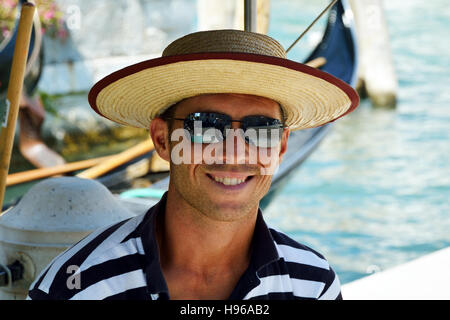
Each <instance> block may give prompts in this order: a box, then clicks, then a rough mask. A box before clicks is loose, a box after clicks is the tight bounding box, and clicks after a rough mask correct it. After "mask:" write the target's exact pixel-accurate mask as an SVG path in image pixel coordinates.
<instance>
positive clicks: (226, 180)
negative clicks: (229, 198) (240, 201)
mask: <svg viewBox="0 0 450 320" xmlns="http://www.w3.org/2000/svg"><path fill="white" fill-rule="evenodd" d="M207 175H208V177H209V178H210V179H212V180H214V181H216V182H217V183H220V184H222V185H225V186H239V185H243V184H245V183H246V182H247V181H249V180H250V179H251V178H252V177H253V176H239V177H237V176H227V175H224V174H221V175H220V176H219V175H214V174H207Z"/></svg>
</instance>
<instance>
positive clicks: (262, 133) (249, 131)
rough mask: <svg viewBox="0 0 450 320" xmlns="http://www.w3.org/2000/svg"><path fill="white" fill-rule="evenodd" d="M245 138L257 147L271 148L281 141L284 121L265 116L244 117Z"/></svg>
mask: <svg viewBox="0 0 450 320" xmlns="http://www.w3.org/2000/svg"><path fill="white" fill-rule="evenodd" d="M243 127H244V131H245V133H244V136H245V140H246V141H247V142H248V143H250V144H252V145H254V146H257V147H262V148H271V147H275V146H277V145H278V144H279V143H280V141H281V135H282V133H283V123H282V122H281V121H280V120H278V119H273V118H269V117H265V116H249V117H245V118H244V119H243Z"/></svg>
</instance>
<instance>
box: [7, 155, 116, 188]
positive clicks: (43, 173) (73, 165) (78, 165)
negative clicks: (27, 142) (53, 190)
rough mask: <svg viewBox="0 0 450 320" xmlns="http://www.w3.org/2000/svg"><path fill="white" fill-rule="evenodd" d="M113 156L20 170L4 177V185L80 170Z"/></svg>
mask: <svg viewBox="0 0 450 320" xmlns="http://www.w3.org/2000/svg"><path fill="white" fill-rule="evenodd" d="M112 157H114V156H106V157H99V158H94V159H87V160H81V161H75V162H69V163H65V164H62V165H58V166H54V167H47V168H39V169H33V170H28V171H22V172H17V173H12V174H9V175H8V177H7V179H6V186H7V187H9V186H13V185H15V184H19V183H24V182H29V181H33V180H37V179H43V178H48V177H53V176H56V175H60V174H63V173H68V172H73V171H77V170H82V169H86V168H90V167H92V166H95V165H97V164H99V163H102V162H104V161H106V160H108V159H111V158H112Z"/></svg>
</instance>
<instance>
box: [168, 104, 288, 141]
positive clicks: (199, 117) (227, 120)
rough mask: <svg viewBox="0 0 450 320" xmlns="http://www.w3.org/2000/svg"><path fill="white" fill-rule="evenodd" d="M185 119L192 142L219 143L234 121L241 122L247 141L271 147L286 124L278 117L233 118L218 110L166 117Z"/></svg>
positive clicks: (278, 138)
mask: <svg viewBox="0 0 450 320" xmlns="http://www.w3.org/2000/svg"><path fill="white" fill-rule="evenodd" d="M166 119H173V120H181V121H184V129H185V130H186V131H187V132H189V134H190V136H191V142H194V143H218V142H222V141H224V140H225V139H226V137H227V136H228V133H229V131H230V130H231V123H232V122H239V123H240V124H241V127H240V129H242V130H239V132H240V133H241V134H242V136H243V138H244V139H245V141H246V142H247V143H249V144H252V145H254V146H257V147H264V148H271V147H275V146H277V145H278V144H279V143H280V141H281V136H282V133H283V129H284V128H285V126H284V125H283V122H282V121H281V120H278V119H273V118H270V117H266V116H260V115H252V116H246V117H244V118H242V119H241V120H233V119H231V117H230V116H229V115H226V114H222V113H216V112H194V113H191V114H189V115H187V116H186V118H184V119H182V118H166Z"/></svg>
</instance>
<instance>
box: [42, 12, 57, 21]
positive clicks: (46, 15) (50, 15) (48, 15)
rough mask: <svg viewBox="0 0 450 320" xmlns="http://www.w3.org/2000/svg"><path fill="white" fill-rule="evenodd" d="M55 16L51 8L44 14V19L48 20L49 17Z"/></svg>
mask: <svg viewBox="0 0 450 320" xmlns="http://www.w3.org/2000/svg"><path fill="white" fill-rule="evenodd" d="M54 16H55V12H54V11H53V10H52V11H47V12H46V13H45V14H44V19H45V20H50V19H51V18H53V17H54Z"/></svg>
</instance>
